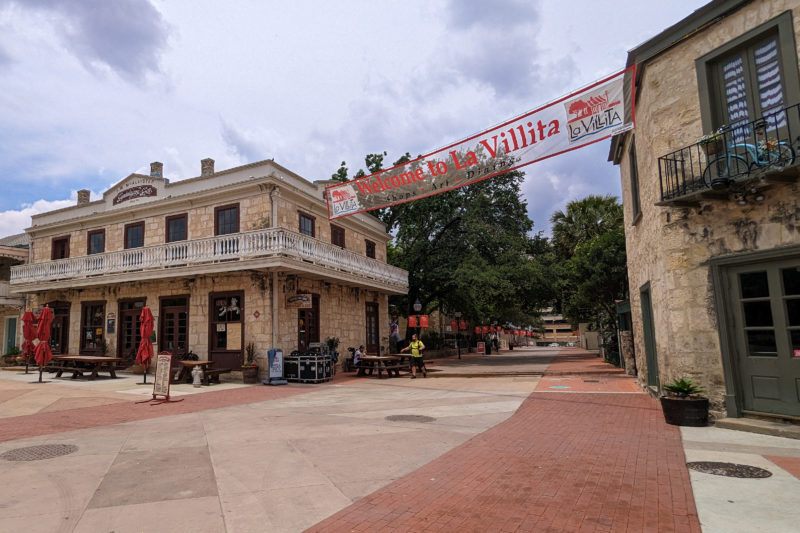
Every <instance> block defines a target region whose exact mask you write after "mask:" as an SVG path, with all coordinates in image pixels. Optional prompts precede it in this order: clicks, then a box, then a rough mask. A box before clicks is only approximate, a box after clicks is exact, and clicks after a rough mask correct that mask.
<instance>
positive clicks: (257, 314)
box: [253, 310, 261, 318]
mask: <svg viewBox="0 0 800 533" xmlns="http://www.w3.org/2000/svg"><path fill="white" fill-rule="evenodd" d="M253 316H254V317H256V318H258V317H260V316H261V313H259V312H258V310H256V311H253Z"/></svg>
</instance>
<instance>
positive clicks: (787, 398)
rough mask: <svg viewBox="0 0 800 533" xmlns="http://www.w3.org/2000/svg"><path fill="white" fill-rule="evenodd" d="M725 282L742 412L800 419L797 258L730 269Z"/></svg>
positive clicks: (799, 277)
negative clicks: (799, 417) (797, 417)
mask: <svg viewBox="0 0 800 533" xmlns="http://www.w3.org/2000/svg"><path fill="white" fill-rule="evenodd" d="M726 280H727V281H726V287H725V293H726V297H725V306H724V312H725V314H726V315H727V323H728V324H729V328H730V331H731V339H732V344H733V345H732V348H733V349H732V352H733V361H732V362H733V364H734V365H733V367H734V368H735V369H736V378H735V379H736V381H737V388H738V389H739V390H740V391H741V397H742V408H743V409H744V411H745V412H747V411H750V412H754V413H770V414H776V415H788V416H800V258H793V259H787V260H779V261H770V262H763V263H755V264H748V265H743V266H735V267H731V268H729V269H728V270H727V272H726Z"/></svg>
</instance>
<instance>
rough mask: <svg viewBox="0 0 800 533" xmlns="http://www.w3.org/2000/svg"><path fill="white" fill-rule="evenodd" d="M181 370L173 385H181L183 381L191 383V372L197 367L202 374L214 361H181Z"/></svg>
mask: <svg viewBox="0 0 800 533" xmlns="http://www.w3.org/2000/svg"><path fill="white" fill-rule="evenodd" d="M180 363H181V370H180V372H179V373H178V376H177V377H176V378H175V381H173V383H182V382H183V381H184V380H185V381H186V382H187V383H189V382H191V381H192V370H193V369H194V367H196V366H199V367H201V368H202V369H203V372H205V371H206V370H208V369H209V368H210V367H212V366H213V365H214V361H181V362H180Z"/></svg>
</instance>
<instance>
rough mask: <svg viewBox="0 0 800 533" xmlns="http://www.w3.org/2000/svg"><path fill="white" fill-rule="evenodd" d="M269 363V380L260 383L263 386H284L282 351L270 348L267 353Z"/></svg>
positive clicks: (285, 382)
mask: <svg viewBox="0 0 800 533" xmlns="http://www.w3.org/2000/svg"><path fill="white" fill-rule="evenodd" d="M267 357H268V363H269V378H268V379H265V380H264V381H262V383H263V384H264V385H286V384H287V383H288V381H286V380H285V379H283V350H276V349H275V348H272V349H271V350H270V351H268V352H267Z"/></svg>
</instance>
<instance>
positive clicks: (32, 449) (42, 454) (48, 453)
mask: <svg viewBox="0 0 800 533" xmlns="http://www.w3.org/2000/svg"><path fill="white" fill-rule="evenodd" d="M76 451H78V447H77V446H75V445H74V444H40V445H39V446H27V447H25V448H16V449H13V450H8V451H7V452H5V453H3V454H2V455H0V457H2V458H3V459H5V460H6V461H39V460H40V459H52V458H53V457H61V456H62V455H68V454H70V453H72V452H76Z"/></svg>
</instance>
